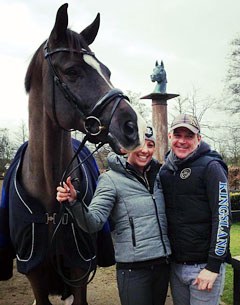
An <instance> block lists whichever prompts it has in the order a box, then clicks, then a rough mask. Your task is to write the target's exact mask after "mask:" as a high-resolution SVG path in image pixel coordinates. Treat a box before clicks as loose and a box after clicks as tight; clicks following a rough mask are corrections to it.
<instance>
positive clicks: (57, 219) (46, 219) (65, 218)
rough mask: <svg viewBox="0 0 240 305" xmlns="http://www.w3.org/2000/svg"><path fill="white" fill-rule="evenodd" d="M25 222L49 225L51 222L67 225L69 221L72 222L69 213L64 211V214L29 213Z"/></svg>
mask: <svg viewBox="0 0 240 305" xmlns="http://www.w3.org/2000/svg"><path fill="white" fill-rule="evenodd" d="M24 222H25V223H36V224H46V225H48V224H49V223H53V224H54V225H55V224H59V223H61V224H63V225H67V224H68V223H70V222H69V214H68V213H64V214H63V215H60V214H59V213H52V214H49V213H45V214H42V215H33V214H28V215H26V217H24Z"/></svg>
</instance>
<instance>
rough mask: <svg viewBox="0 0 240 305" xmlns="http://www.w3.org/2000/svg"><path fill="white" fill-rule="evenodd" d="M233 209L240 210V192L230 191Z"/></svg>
mask: <svg viewBox="0 0 240 305" xmlns="http://www.w3.org/2000/svg"><path fill="white" fill-rule="evenodd" d="M230 199H231V206H232V210H240V192H234V193H232V192H230Z"/></svg>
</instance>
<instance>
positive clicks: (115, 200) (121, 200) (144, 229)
mask: <svg viewBox="0 0 240 305" xmlns="http://www.w3.org/2000/svg"><path fill="white" fill-rule="evenodd" d="M154 151H155V137H154V134H153V129H152V128H151V127H148V129H147V133H146V134H145V144H144V146H143V147H141V148H139V149H137V150H135V151H133V152H131V153H129V154H128V156H127V160H126V159H125V158H124V157H120V156H118V155H115V154H110V155H109V157H108V163H109V168H110V170H109V171H107V172H105V173H103V174H102V175H101V176H100V178H99V181H98V185H97V189H96V191H95V194H94V197H93V199H92V201H91V203H90V205H89V206H88V207H87V206H86V205H84V204H83V203H82V202H81V194H79V193H78V192H76V190H75V189H74V187H73V185H72V183H71V179H70V177H68V179H67V181H66V183H65V184H64V185H63V187H61V186H59V187H58V188H57V200H58V201H59V202H63V201H66V200H68V202H69V204H67V209H68V211H69V212H70V213H71V214H72V215H73V217H74V218H75V219H76V222H77V224H78V225H79V227H81V229H83V230H85V231H86V232H89V233H93V232H96V231H99V230H100V229H101V228H102V227H103V225H104V223H105V222H106V221H107V219H108V218H109V217H110V222H111V225H112V226H113V231H112V237H113V240H114V250H115V259H116V268H117V283H118V290H119V296H120V300H121V304H122V305H164V304H165V299H166V295H167V289H168V279H169V264H168V256H169V255H170V246H169V241H168V238H167V223H166V216H165V204H164V199H163V194H162V191H161V188H160V184H159V181H157V180H156V175H157V173H158V171H159V168H160V164H159V163H158V162H157V161H156V160H155V159H153V154H154Z"/></svg>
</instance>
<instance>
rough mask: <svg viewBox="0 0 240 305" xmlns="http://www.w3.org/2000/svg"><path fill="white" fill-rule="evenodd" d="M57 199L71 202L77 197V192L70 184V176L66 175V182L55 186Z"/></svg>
mask: <svg viewBox="0 0 240 305" xmlns="http://www.w3.org/2000/svg"><path fill="white" fill-rule="evenodd" d="M56 198H57V200H58V201H59V202H60V203H61V202H63V201H67V200H68V201H69V202H72V201H74V200H76V199H77V192H76V190H75V188H74V186H73V185H72V182H71V177H68V178H67V180H66V183H65V182H63V186H58V187H57V197H56Z"/></svg>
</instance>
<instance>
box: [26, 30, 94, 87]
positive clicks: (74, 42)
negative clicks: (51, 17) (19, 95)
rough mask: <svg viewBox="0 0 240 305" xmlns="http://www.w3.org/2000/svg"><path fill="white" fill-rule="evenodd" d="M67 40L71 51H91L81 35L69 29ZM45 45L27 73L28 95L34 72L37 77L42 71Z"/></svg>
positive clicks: (33, 58) (32, 61)
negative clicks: (38, 72) (37, 72)
mask: <svg viewBox="0 0 240 305" xmlns="http://www.w3.org/2000/svg"><path fill="white" fill-rule="evenodd" d="M66 40H67V43H68V48H69V49H75V50H79V51H80V50H81V49H82V48H84V49H86V50H88V51H90V49H89V47H88V45H87V43H86V42H85V41H84V39H83V37H82V36H81V34H80V35H79V34H78V33H76V32H74V31H72V30H70V29H67V31H66ZM45 43H46V41H44V42H43V43H42V44H41V45H40V47H39V48H38V49H37V51H36V52H35V54H34V55H33V57H32V59H31V62H30V64H29V66H28V69H27V73H26V76H25V90H26V92H27V93H29V91H30V89H31V83H32V74H33V71H34V73H35V75H36V71H41V66H42V60H43V57H42V56H43V52H41V50H42V47H43V46H44V45H45ZM41 53H42V54H41ZM70 53H71V52H70ZM38 75H39V78H40V77H41V74H38ZM39 81H40V80H39Z"/></svg>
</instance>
